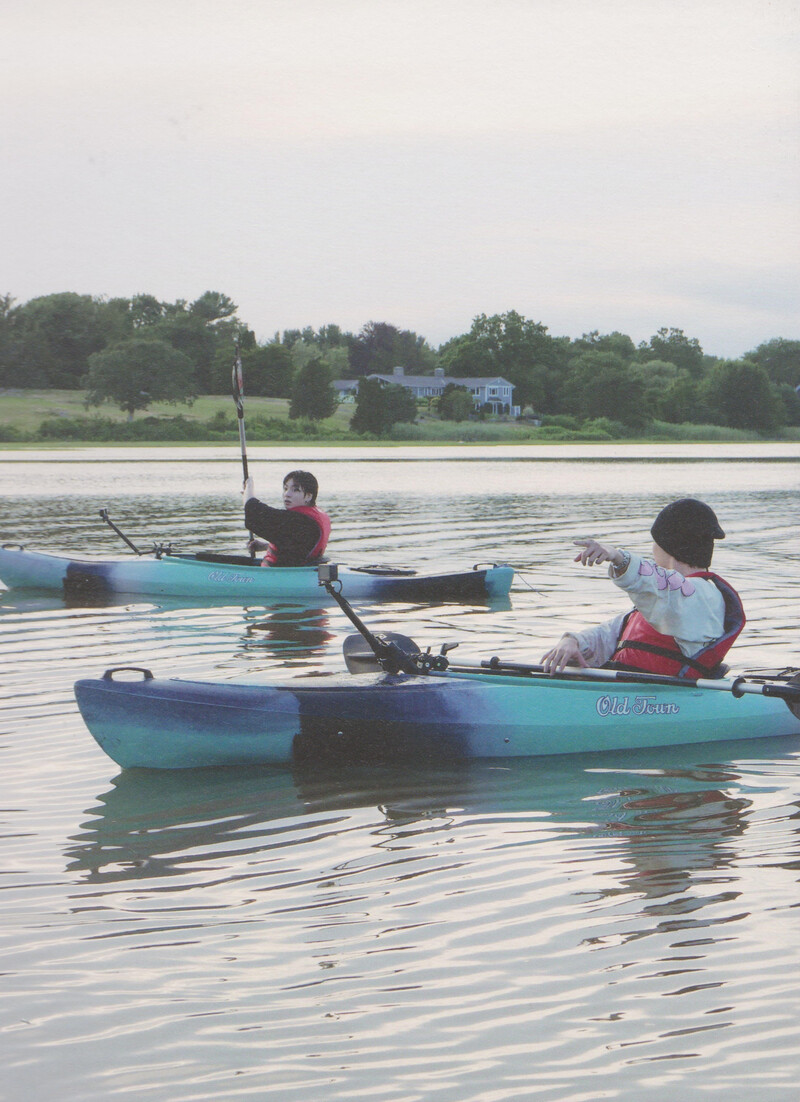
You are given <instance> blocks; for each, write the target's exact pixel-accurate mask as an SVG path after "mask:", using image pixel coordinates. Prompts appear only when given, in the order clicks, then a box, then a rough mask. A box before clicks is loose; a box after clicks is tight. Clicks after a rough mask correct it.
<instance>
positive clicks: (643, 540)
mask: <svg viewBox="0 0 800 1102" xmlns="http://www.w3.org/2000/svg"><path fill="white" fill-rule="evenodd" d="M251 453H252V454H251V464H252V467H253V471H254V473H255V475H256V480H257V488H258V489H259V491H260V492H261V493H262V494H263V496H268V495H270V493H271V496H272V497H273V498H277V491H278V486H279V483H280V480H281V478H282V476H283V474H284V473H285V471H286V470H288V469H290V468H291V467H294V466H298V465H304V466H310V467H312V469H313V470H314V471H315V472H316V473H317V475H318V477H319V478H320V482H321V484H322V487H323V490H322V493H321V495H320V503H321V504H322V505H323V507H326V508H328V509H329V510H330V511H331V512H332V513H333V515H334V517H335V529H334V537H333V539H332V542H331V545H330V548H329V550H330V553H331V558H333V559H340V560H341V561H357V562H362V563H366V562H392V563H398V564H400V563H412V564H414V565H418V566H421V567H426V566H428V567H431V568H434V567H435V568H437V569H438V568H444V567H447V566H463V565H471V564H472V563H474V562H479V561H496V560H500V561H508V562H511V563H513V564H514V565H515V566H516V567H517V568H518V570H519V571H520V576H519V578H518V580H517V582H516V583H515V586H514V588H513V590H512V594H511V600H510V602H507V603H503V604H502V605H499V606H496V607H489V606H485V605H484V606H454V605H451V606H431V605H424V606H423V605H415V606H412V607H408V606H401V605H393V606H388V607H381V608H375V609H368V610H364V611H365V618H367V619H368V620H369V622H370V623H372V624H373V626H380V627H384V628H392V629H394V630H400V631H403V632H404V633H406V634H410V635H413V636H414V637H415V638H416V639H417V641H418V642H420V643H422V644H424V645H428V644H433V645H437V646H438V644H439V643H441V642H443V641H448V642H451V641H458V642H460V649H459V651H458V655H459V657H463V658H464V659H477V658H480V657H485V656H487V655H489V654H494V653H502V654H503V655H505V656H508V657H512V656H513V657H516V658H525V659H533V660H536V659H538V658H539V656H540V655H541V653H542V651H543V650H544V649H545V648H546V646H547V645H548V644H549V642H550V641H551V640H552V639H553V638H554V637H556V636H557V635H558V634H559V633H560V632H561V630H562V629H563V628H564V627H566V626H577V625H580V624H582V623H587V622H595V621H597V620H599V619H601V618H603V617H605V616H608V615H612V614H614V613H615V612H617V611H619V610H620V608H621V607H623V604H622V598H621V595H620V594H619V593H618V591H616V590H615V588H614V587H613V586H612V585H610V584H609V583H608V581H607V580H606V579H605V578H604V577H603V575H602V574H601V573H599V572H596V571H595V572H592V571H587V570H582V569H581V568H580V567H578V566H576V565H574V564H573V562H572V559H571V554H572V552H571V547H570V540H571V539H572V538H573V536H575V535H585V534H593V535H597V536H606V537H608V538H609V539H610V540H613V541H615V542H618V543H625V544H628V545H629V546H633V547H637V548H640V549H646V548H647V546H648V541H647V536H646V533H647V531H648V529H649V525H650V523H651V520H652V517H653V515H654V513H655V512H656V511H657V510H658V508H660V507H661V505H663V504H664V503H665V502H666V501H667V500H669V499H670V498H673V497H676V496H682V495H685V494H689V493H691V494H694V495H697V496H699V497H702V498H704V499H705V500H707V501H709V502H710V503H711V504H712V505H713V506H714V508H715V509H716V510H717V512H718V514H719V516H720V519H721V521H722V524H723V527H724V528H725V529H726V531H727V533H728V538H727V539H726V540H725V541H724V542H723V543H721V544H720V545H719V550H718V553H717V557H716V560H715V566H716V567H717V569H718V570H719V571H720V573H722V574H724V575H726V576H728V577H729V578H730V579H731V580H732V581H734V582H735V583H736V584H737V585H738V588H739V589H740V591H741V593H742V595H743V598H744V601H745V606H746V609H747V612H748V616H749V622H748V627H747V629H746V633H745V635H744V636H743V637H742V641H741V642H740V644H739V645H738V657H737V665H738V664H741V665H742V666H746V665H750V666H753V665H758V666H765V667H769V666H782V665H786V664H794V665H800V640H799V639H798V615H797V609H798V607H800V606H799V605H798V599H800V562H799V561H798V559H799V558H800V550H798V542H797V532H798V522H800V497H799V496H798V489H800V464H798V459H799V458H800V449H798V448H796V447H792V446H787V447H784V448H763V449H759V448H734V447H732V448H730V449H728V450H725V449H721V448H713V447H712V448H705V449H700V450H697V449H694V450H692V449H680V448H673V449H661V450H660V451H659V450H658V449H649V448H635V449H634V448H631V449H620V450H619V452H618V453H615V454H614V453H610V452H609V451H608V450H607V449H606V450H604V449H591V448H580V449H578V448H575V449H568V448H558V449H556V448H554V449H550V450H547V451H542V450H536V451H534V450H525V449H514V450H510V449H508V450H503V449H496V448H493V449H487V451H486V452H484V453H480V452H476V451H475V450H469V451H463V450H461V449H457V448H449V449H446V450H442V451H437V452H436V453H435V457H434V458H431V457H430V454H428V455H427V456H426V453H424V452H419V451H416V450H415V449H411V448H407V449H402V450H401V451H397V452H390V453H386V452H377V451H375V452H363V451H358V452H356V451H350V450H341V451H330V450H327V451H320V452H319V453H311V455H310V456H309V453H306V454H305V455H304V456H302V455H301V454H300V453H298V452H297V451H296V450H293V449H283V450H282V451H278V450H271V449H251ZM90 454H91V459H90V460H87V458H86V454H85V453H76V452H65V453H63V454H60V455H58V456H54V454H53V453H27V454H22V453H8V452H7V453H2V452H0V494H2V497H3V506H4V507H3V516H2V520H1V521H0V541H2V542H12V541H13V542H22V543H25V544H26V545H28V546H31V547H39V548H49V549H52V550H65V551H72V552H75V553H86V552H92V553H96V554H102V553H107V554H118V553H119V554H125V553H126V551H125V548H124V545H123V544H122V543H121V542H120V541H119V540H118V538H117V537H116V536H114V534H113V533H112V532H111V531H110V530H109V529H108V528H107V527H106V526H105V525H103V523H102V522H101V521H100V519H99V518H98V516H97V513H98V510H99V509H100V508H102V507H108V508H109V510H110V512H111V515H112V517H113V518H114V519H115V520H116V521H117V523H118V524H119V525H120V526H121V527H122V529H123V530H124V531H125V532H126V533H128V534H129V535H130V536H131V537H132V538H133V540H134V542H136V543H137V544H138V545H140V546H142V547H147V546H149V545H150V544H152V543H153V542H154V541H155V542H166V541H171V542H172V543H173V545H176V544H178V545H181V546H183V547H184V548H185V549H193V548H196V547H199V546H203V547H207V548H214V549H218V550H236V549H239V548H241V546H242V541H243V537H244V535H245V533H244V532H243V529H242V527H241V508H240V498H239V495H238V492H237V491H238V487H239V484H240V481H241V466H240V464H239V462H238V457H237V456H235V455H233V456H231V455H229V454H228V453H227V452H226V451H225V450H224V449H219V450H214V451H211V450H209V451H206V452H202V451H199V450H193V451H191V452H187V451H185V450H180V451H177V450H176V451H172V450H166V451H163V452H158V453H155V452H149V453H148V452H144V451H108V452H105V453H101V452H96V451H95V452H93V453H90ZM276 503H277V502H276ZM348 632H349V625H348V624H347V623H346V622H345V621H344V618H343V617H342V615H341V614H340V613H339V612H338V611H337V610H335V609H313V608H298V607H293V606H283V607H275V608H268V607H264V606H263V605H262V606H260V607H256V606H254V607H247V608H242V607H225V606H213V605H209V606H207V607H196V606H195V607H189V608H187V607H180V606H177V605H172V606H171V605H169V604H161V603H159V604H155V603H153V602H152V601H148V600H143V599H140V600H136V601H135V602H132V603H123V602H120V603H119V604H116V605H111V606H105V607H88V608H87V607H67V606H66V605H65V604H64V602H63V601H62V600H61V599H60V598H58V597H52V598H47V597H41V596H37V595H35V594H31V593H14V594H12V593H0V661H2V669H3V676H2V692H3V696H4V702H3V713H2V723H0V753H2V763H3V769H2V774H1V775H0V788H1V789H2V798H1V799H0V803H1V804H2V809H3V811H2V851H3V857H2V863H1V864H0V869H1V870H2V882H1V883H2V886H3V889H4V895H3V899H2V904H3V906H2V916H3V918H2V922H1V923H0V929H1V930H2V936H3V948H4V961H3V963H2V968H1V971H2V978H0V992H1V993H2V1017H1V1018H0V1029H1V1030H2V1034H3V1052H4V1074H3V1077H2V1079H1V1080H0V1098H3V1099H9V1100H13V1102H17V1100H20V1102H21V1100H23V1099H25V1100H26V1102H27V1100H29V1099H34V1098H38V1097H43V1096H44V1095H45V1094H48V1095H50V1096H53V1097H56V1098H58V1099H59V1102H71V1100H76V1102H77V1100H81V1102H93V1100H98V1102H99V1100H107V1099H109V1098H133V1099H136V1100H137V1102H138V1100H140V1099H142V1100H148V1102H149V1100H152V1102H184V1100H186V1102H189V1100H192V1102H195V1100H206V1099H214V1100H217V1102H218V1100H229V1099H231V1100H234V1099H271V1098H275V1099H276V1100H277V1099H280V1100H281V1102H284V1100H293V1099H296V1100H298V1102H317V1100H344V1099H348V1100H349V1099H354V1098H360V1097H366V1098H379V1099H381V1100H382V1102H417V1100H421V1102H429V1100H436V1102H438V1100H442V1102H472V1100H476V1102H477V1100H481V1102H500V1100H519V1099H528V1098H530V1099H534V1098H535V1099H537V1100H539V1099H544V1100H547V1102H556V1100H558V1102H584V1100H587V1102H588V1100H593V1099H598V1098H608V1099H624V1100H630V1102H639V1100H641V1099H643V1098H645V1097H647V1098H648V1099H655V1100H658V1102H661V1100H663V1102H674V1099H676V1098H705V1097H723V1096H724V1097H725V1098H726V1099H728V1100H730V1099H734V1100H739V1099H741V1100H745V1099H748V1100H749V1099H750V1098H751V1097H753V1095H754V1094H758V1096H759V1097H761V1098H764V1099H769V1100H777V1099H780V1100H782V1099H787V1100H788V1099H790V1098H791V1099H794V1098H796V1096H797V1087H796V1080H797V1072H798V1067H800V1027H798V1022H799V1021H800V992H799V991H798V986H797V978H796V977H797V974H798V966H800V950H799V949H798V945H800V937H798V919H797V914H798V899H800V896H799V894H798V884H797V880H798V873H797V870H798V868H800V838H799V836H798V829H799V828H798V823H800V746H798V745H797V744H796V741H794V740H781V741H780V742H773V741H764V740H754V741H752V742H740V743H730V744H722V745H716V746H714V747H713V748H708V747H695V748H686V749H683V750H677V751H676V750H672V751H669V752H666V751H648V752H646V753H639V754H606V755H595V756H589V757H580V758H578V757H575V758H571V757H565V758H563V759H557V758H552V759H548V760H542V761H532V762H531V761H528V762H526V761H517V762H513V763H511V764H510V765H505V766H503V767H502V768H498V767H495V766H493V765H492V764H490V763H480V764H476V765H474V766H472V767H469V768H460V769H457V770H442V769H439V770H425V771H424V772H419V773H417V772H415V771H413V770H400V769H387V768H383V769H369V768H366V767H365V768H364V769H362V770H355V771H354V770H349V771H348V772H347V773H346V774H331V773H326V774H318V773H317V774H315V773H313V772H299V771H295V772H291V771H288V770H286V771H279V770H261V771H259V770H252V769H251V770H246V771H243V770H225V771H215V772H212V771H202V770H200V771H190V772H186V773H177V774H158V773H148V772H146V771H139V772H129V773H123V772H121V771H120V770H119V769H118V768H117V767H116V766H115V765H114V764H113V763H112V762H111V761H110V760H109V759H108V758H106V757H105V756H104V755H103V753H102V752H101V751H100V750H99V749H98V748H97V747H96V745H95V744H94V742H93V741H92V739H91V737H90V736H89V735H88V733H87V732H86V730H85V728H84V727H83V724H82V722H81V720H80V717H79V715H78V714H77V710H76V708H75V705H74V702H73V698H72V692H71V686H72V682H73V681H74V680H75V678H77V677H79V676H91V675H96V674H99V673H101V672H102V671H103V669H105V668H106V666H109V665H112V664H117V663H121V662H125V663H129V664H136V665H148V666H150V667H152V668H153V670H154V671H155V672H156V673H158V674H162V675H163V674H170V673H179V674H184V675H186V674H192V675H198V676H203V677H214V678H216V677H219V678H226V677H235V676H236V675H237V674H238V673H240V672H241V671H243V670H245V669H254V668H256V669H263V670H267V671H273V672H274V673H275V675H276V676H278V677H282V678H288V677H299V676H303V675H305V674H308V673H312V672H313V673H318V672H333V671H335V670H337V671H338V670H339V669H340V668H341V660H340V650H341V641H342V639H343V638H344V636H345V635H347V634H348Z"/></svg>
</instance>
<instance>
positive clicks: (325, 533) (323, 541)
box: [261, 505, 331, 566]
mask: <svg viewBox="0 0 800 1102" xmlns="http://www.w3.org/2000/svg"><path fill="white" fill-rule="evenodd" d="M292 512H293V513H302V514H303V516H306V517H311V519H312V520H313V521H315V523H316V524H318V525H319V539H318V540H317V542H316V543H315V544H314V546H313V547H312V548H311V550H310V551H309V553H308V554H307V555H306V558H305V562H304V563H303V564H302V565H303V566H305V565H308V564H310V563H313V562H316V560H317V559H318V558H319V557H320V555H322V553H323V551H324V550H325V548H326V547H327V546H328V537H329V536H330V534H331V518H330V517H329V516H328V514H327V513H323V511H322V510H321V509H318V508H317V507H316V505H294V506H292ZM277 561H278V549H277V547H276V546H275V544H274V543H268V544H267V553H266V555H265V556H264V558H263V559H262V560H261V565H262V566H274V565H275V563H276V562H277Z"/></svg>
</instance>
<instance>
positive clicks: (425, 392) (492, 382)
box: [333, 367, 519, 417]
mask: <svg viewBox="0 0 800 1102" xmlns="http://www.w3.org/2000/svg"><path fill="white" fill-rule="evenodd" d="M367 378H368V379H380V381H381V382H382V383H396V384H398V385H400V386H404V387H406V388H407V389H408V390H410V391H411V393H412V394H413V395H414V397H415V398H438V397H439V395H440V394H441V393H442V391H443V390H444V388H445V387H446V386H447V384H448V383H454V384H455V385H456V386H463V387H466V389H467V390H468V391H469V392H470V393H471V394H472V400H473V402H474V403H475V408H476V409H480V407H481V406H484V405H488V406H491V409H492V412H493V413H509V414H511V416H512V417H519V406H515V405H513V404H512V403H513V394H514V387H513V385H512V384H511V383H510V382H509V381H508V379H503V378H501V377H500V376H499V375H495V376H493V377H492V378H480V379H459V378H456V377H455V376H454V375H447V376H446V375H445V373H444V368H443V367H437V368H434V372H433V375H406V373H405V368H402V367H395V368H393V369H392V374H391V375H368V376H367ZM333 385H334V387H335V389H336V392H337V393H338V395H339V398H340V400H342V401H346V400H347V399H348V397H355V394H356V392H357V390H358V379H336V380H335V382H334V384H333Z"/></svg>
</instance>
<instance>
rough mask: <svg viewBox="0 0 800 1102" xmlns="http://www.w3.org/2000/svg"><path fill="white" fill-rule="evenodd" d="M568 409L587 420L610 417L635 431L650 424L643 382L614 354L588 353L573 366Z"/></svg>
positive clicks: (566, 388) (567, 393) (567, 382)
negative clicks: (648, 422)
mask: <svg viewBox="0 0 800 1102" xmlns="http://www.w3.org/2000/svg"><path fill="white" fill-rule="evenodd" d="M564 406H565V408H566V409H567V410H568V412H572V413H576V414H578V416H580V417H583V418H585V419H594V418H597V417H606V418H608V419H609V420H612V421H619V422H621V423H622V424H623V425H625V426H627V427H628V428H631V429H640V428H643V427H644V425H645V424H646V423H647V421H648V410H647V407H646V405H645V400H644V383H643V381H642V379H641V378H640V377H638V376H637V375H636V374H634V371H633V369H632V367H631V366H630V365H629V364H627V363H626V362H625V361H624V360H623V359H622V358H621V357H620V356H617V355H615V353H613V352H584V354H583V355H582V356H577V357H576V358H575V359H574V360H573V361H572V362H571V364H570V370H569V375H568V376H567V378H566V380H565V383H564Z"/></svg>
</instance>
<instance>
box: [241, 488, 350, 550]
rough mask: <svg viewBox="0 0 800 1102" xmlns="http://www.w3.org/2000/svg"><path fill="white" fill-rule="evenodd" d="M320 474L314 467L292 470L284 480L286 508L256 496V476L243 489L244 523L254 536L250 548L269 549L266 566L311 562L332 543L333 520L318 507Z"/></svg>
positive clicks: (284, 502)
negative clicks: (274, 506) (329, 538)
mask: <svg viewBox="0 0 800 1102" xmlns="http://www.w3.org/2000/svg"><path fill="white" fill-rule="evenodd" d="M318 489H319V486H318V483H317V480H316V478H315V477H314V475H313V474H311V472H310V471H289V473H288V474H287V475H286V477H285V478H284V480H283V504H284V508H283V509H273V508H272V506H271V505H265V504H264V502H263V501H259V499H258V498H257V497H256V496H255V486H254V483H253V479H252V478H248V479H247V481H246V482H245V484H244V489H243V491H242V500H243V501H244V523H245V526H246V528H247V530H248V531H249V532H250V533H251V534H252V535H253V536H261V537H263V538H262V539H254V538H251V539H250V542H249V543H248V545H247V546H248V550H249V551H250V552H251V553H252V552H255V551H264V552H266V553H265V555H264V558H263V559H262V560H261V565H262V566H309V565H312V564H313V563H316V562H318V561H319V560H320V558H321V556H322V553H323V552H324V550H325V547H326V546H327V543H328V537H329V535H330V531H331V521H330V517H329V516H328V515H327V513H323V512H322V510H321V509H318V508H317V491H318Z"/></svg>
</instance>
